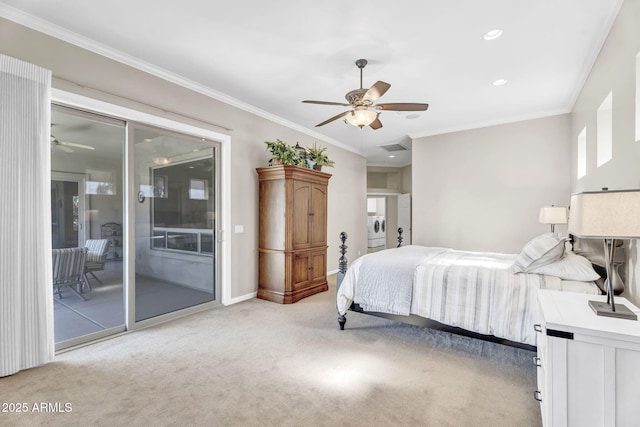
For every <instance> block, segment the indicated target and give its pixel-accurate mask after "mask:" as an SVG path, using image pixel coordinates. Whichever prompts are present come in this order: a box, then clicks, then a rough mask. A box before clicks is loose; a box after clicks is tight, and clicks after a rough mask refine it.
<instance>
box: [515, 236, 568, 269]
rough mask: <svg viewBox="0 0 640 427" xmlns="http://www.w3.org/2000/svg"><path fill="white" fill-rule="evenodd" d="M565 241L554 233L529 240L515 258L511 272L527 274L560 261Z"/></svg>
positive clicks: (564, 238)
mask: <svg viewBox="0 0 640 427" xmlns="http://www.w3.org/2000/svg"><path fill="white" fill-rule="evenodd" d="M566 241H567V238H566V237H560V236H559V235H558V234H555V233H545V234H542V235H540V236H537V237H535V238H533V239H531V240H530V241H529V242H527V244H526V245H524V247H523V248H522V251H521V252H520V253H519V254H518V256H517V257H516V260H515V262H514V263H513V271H514V272H515V273H521V272H528V271H531V270H533V269H535V268H538V267H541V266H543V265H547V264H551V263H552V262H556V261H558V260H560V259H562V257H563V256H564V250H565V249H564V244H565V242H566Z"/></svg>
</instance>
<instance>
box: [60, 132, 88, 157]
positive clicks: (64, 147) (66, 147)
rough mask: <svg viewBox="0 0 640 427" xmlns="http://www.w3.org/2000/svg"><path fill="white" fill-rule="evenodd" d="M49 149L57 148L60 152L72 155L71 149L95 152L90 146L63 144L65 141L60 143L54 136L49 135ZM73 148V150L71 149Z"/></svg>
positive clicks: (71, 143)
mask: <svg viewBox="0 0 640 427" xmlns="http://www.w3.org/2000/svg"><path fill="white" fill-rule="evenodd" d="M51 147H52V148H57V149H59V150H62V151H64V152H66V153H73V151H74V150H73V148H82V149H84V150H95V147H92V146H90V145H85V144H78V143H76V142H65V141H60V140H59V139H58V138H56V137H55V136H53V135H51ZM71 147H73V148H71Z"/></svg>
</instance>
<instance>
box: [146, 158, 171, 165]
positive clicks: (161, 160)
mask: <svg viewBox="0 0 640 427" xmlns="http://www.w3.org/2000/svg"><path fill="white" fill-rule="evenodd" d="M151 160H152V161H153V163H155V164H156V165H159V166H164V165H168V164H169V163H171V159H168V158H167V157H161V156H158V157H153V158H152V159H151Z"/></svg>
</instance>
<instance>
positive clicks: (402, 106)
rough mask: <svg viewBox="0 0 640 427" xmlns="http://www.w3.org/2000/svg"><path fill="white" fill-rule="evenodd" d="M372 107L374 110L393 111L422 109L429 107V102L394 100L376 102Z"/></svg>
mask: <svg viewBox="0 0 640 427" xmlns="http://www.w3.org/2000/svg"><path fill="white" fill-rule="evenodd" d="M373 108H375V109H376V110H393V111H424V110H426V109H427V108H429V104H417V103H411V102H395V103H390V104H377V105H374V106H373Z"/></svg>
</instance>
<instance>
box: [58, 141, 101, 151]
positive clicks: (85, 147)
mask: <svg viewBox="0 0 640 427" xmlns="http://www.w3.org/2000/svg"><path fill="white" fill-rule="evenodd" d="M58 142H59V143H60V145H66V146H68V147H76V148H83V149H85V150H95V147H92V146H90V145H84V144H78V143H75V142H63V141H58Z"/></svg>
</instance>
